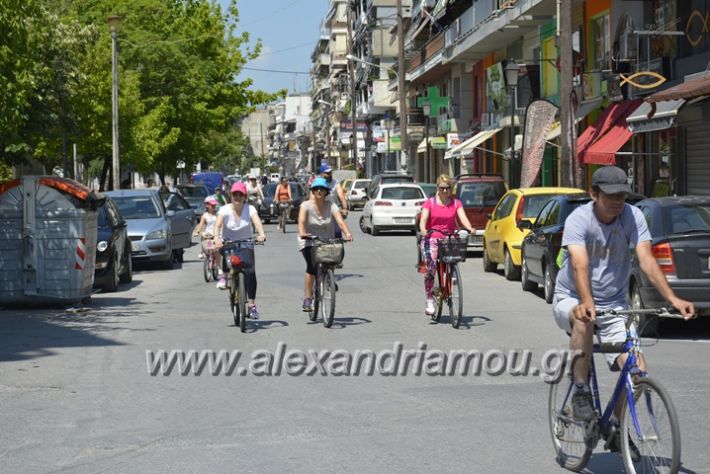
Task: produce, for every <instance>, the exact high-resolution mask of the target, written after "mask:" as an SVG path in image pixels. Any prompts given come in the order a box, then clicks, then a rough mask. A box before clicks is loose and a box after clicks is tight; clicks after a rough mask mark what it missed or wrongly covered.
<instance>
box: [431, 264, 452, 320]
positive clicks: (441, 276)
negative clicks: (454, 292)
mask: <svg viewBox="0 0 710 474" xmlns="http://www.w3.org/2000/svg"><path fill="white" fill-rule="evenodd" d="M446 274H447V270H446V265H444V264H443V263H438V264H437V269H436V279H437V281H438V284H439V286H438V287H434V300H435V301H436V313H434V315H433V316H432V317H431V319H433V320H434V321H436V322H437V323H438V322H439V320H440V319H441V311H442V309H443V308H444V300H445V299H447V298H448V297H449V292H448V291H447V290H446Z"/></svg>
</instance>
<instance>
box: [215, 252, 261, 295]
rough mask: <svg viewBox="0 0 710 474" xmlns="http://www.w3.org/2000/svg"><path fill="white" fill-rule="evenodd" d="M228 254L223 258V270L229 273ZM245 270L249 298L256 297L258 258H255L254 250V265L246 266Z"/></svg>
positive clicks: (245, 284)
mask: <svg viewBox="0 0 710 474" xmlns="http://www.w3.org/2000/svg"><path fill="white" fill-rule="evenodd" d="M228 258H229V256H228V255H225V256H224V258H222V271H223V272H224V273H225V274H229V265H228V264H227V259H228ZM243 272H244V286H245V287H246V290H247V299H249V300H253V299H256V259H254V253H253V252H252V265H251V266H250V268H245V269H244V270H243Z"/></svg>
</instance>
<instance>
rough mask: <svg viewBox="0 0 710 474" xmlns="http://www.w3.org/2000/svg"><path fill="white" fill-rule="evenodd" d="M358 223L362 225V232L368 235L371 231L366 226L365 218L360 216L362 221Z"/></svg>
mask: <svg viewBox="0 0 710 474" xmlns="http://www.w3.org/2000/svg"><path fill="white" fill-rule="evenodd" d="M358 222H359V224H360V230H361V231H363V232H364V233H366V234H367V233H368V232H369V230H368V228H367V226H366V225H365V216H360V220H359V221H358Z"/></svg>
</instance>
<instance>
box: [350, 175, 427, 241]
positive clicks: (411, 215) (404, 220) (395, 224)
mask: <svg viewBox="0 0 710 474" xmlns="http://www.w3.org/2000/svg"><path fill="white" fill-rule="evenodd" d="M425 199H426V196H424V191H422V188H420V187H419V186H417V185H416V184H384V185H381V186H379V187H378V189H377V194H376V195H375V197H374V198H372V199H369V200H368V201H367V203H366V204H365V207H364V208H363V210H362V215H361V216H360V229H362V231H363V232H366V233H371V234H372V235H379V233H380V231H382V230H409V231H412V232H415V216H416V215H417V212H419V209H420V206H421V205H422V204H424V200H425Z"/></svg>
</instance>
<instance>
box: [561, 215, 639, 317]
mask: <svg viewBox="0 0 710 474" xmlns="http://www.w3.org/2000/svg"><path fill="white" fill-rule="evenodd" d="M646 240H651V235H650V233H649V232H648V226H647V225H646V219H645V218H644V217H643V213H642V212H641V210H640V209H638V208H637V207H634V206H630V205H629V204H625V205H624V210H623V212H622V213H621V215H620V216H619V217H617V218H616V219H614V221H613V222H612V223H611V224H603V223H602V222H600V221H599V219H597V217H596V216H595V215H594V202H590V203H588V204H585V205H583V206H579V207H578V208H577V209H575V210H574V211H573V212H572V214H570V215H569V217H567V220H566V221H565V230H564V233H563V234H562V247H563V248H567V246H568V245H583V246H585V247H586V248H587V253H588V255H589V280H590V282H591V287H592V296H593V297H594V302H595V305H596V306H597V307H598V308H613V307H618V306H625V305H627V297H628V286H629V275H630V271H631V259H630V258H629V249H630V248H635V247H636V246H637V245H638V243H639V242H644V241H646ZM555 297H556V298H566V297H573V298H579V295H578V294H577V287H576V285H575V282H574V270H573V269H572V261H571V259H570V258H569V254H568V252H566V251H565V252H564V254H563V259H562V268H560V272H559V274H558V275H557V285H556V286H555Z"/></svg>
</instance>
